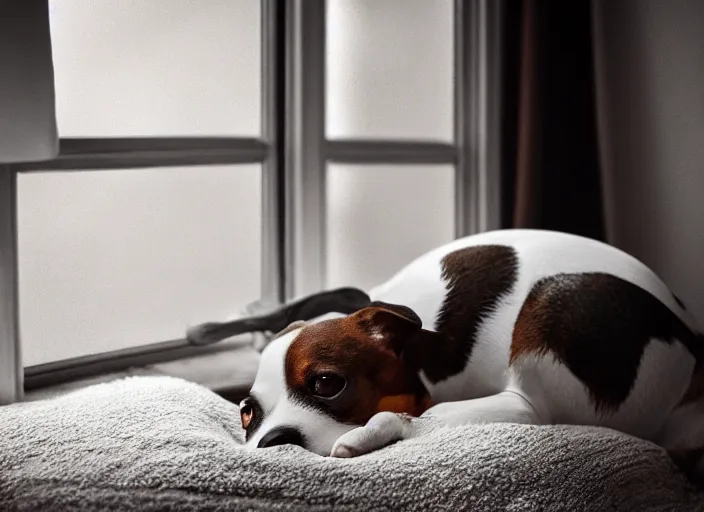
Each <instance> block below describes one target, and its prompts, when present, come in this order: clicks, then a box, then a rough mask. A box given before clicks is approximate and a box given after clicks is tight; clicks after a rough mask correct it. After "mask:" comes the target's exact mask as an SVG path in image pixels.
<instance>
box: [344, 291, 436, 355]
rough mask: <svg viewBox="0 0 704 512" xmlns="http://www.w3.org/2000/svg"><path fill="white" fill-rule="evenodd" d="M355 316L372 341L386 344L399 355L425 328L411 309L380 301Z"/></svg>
mask: <svg viewBox="0 0 704 512" xmlns="http://www.w3.org/2000/svg"><path fill="white" fill-rule="evenodd" d="M353 316H354V317H355V320H356V322H357V325H358V326H359V327H361V328H362V330H363V331H364V332H365V333H366V334H367V335H368V336H369V337H370V338H371V339H373V340H375V341H379V342H381V343H384V344H385V345H387V346H388V347H389V348H391V349H392V350H393V351H394V352H396V354H398V355H400V354H401V352H403V350H404V348H405V346H406V343H407V342H408V341H409V340H411V339H412V338H414V337H415V336H416V334H418V333H419V332H420V330H421V328H422V326H423V322H422V321H421V319H420V317H419V316H418V315H417V314H416V313H415V312H414V311H413V310H412V309H411V308H408V307H406V306H399V305H397V304H388V303H385V302H379V301H375V302H372V303H371V304H369V306H367V307H366V308H363V309H361V310H360V311H358V312H357V313H355V314H354V315H353Z"/></svg>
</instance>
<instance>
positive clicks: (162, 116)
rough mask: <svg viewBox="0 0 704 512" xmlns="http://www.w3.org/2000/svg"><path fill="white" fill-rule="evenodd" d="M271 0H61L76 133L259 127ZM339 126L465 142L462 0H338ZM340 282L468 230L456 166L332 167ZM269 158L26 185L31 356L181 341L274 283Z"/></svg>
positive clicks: (56, 34)
mask: <svg viewBox="0 0 704 512" xmlns="http://www.w3.org/2000/svg"><path fill="white" fill-rule="evenodd" d="M259 4H260V2H259V0H236V1H235V0H188V1H186V0H180V1H178V2H176V1H174V0H148V1H145V0H124V1H123V0H120V1H119V2H102V1H101V2H96V1H93V0H53V1H52V2H51V21H52V39H53V52H54V59H55V70H56V93H57V117H58V126H59V132H60V134H61V135H62V136H140V135H144V136H159V135H160V136H170V135H240V136H256V135H257V134H258V133H259V130H260V114H259V111H260V98H259V87H260V82H259V57H260V53H259V52H260V48H259ZM327 44H328V48H329V50H328V64H329V68H328V77H327V78H328V118H327V131H328V135H329V136H331V137H339V136H346V137H348V136H355V137H389V138H425V139H431V140H444V141H449V140H451V137H452V114H451V112H452V69H451V66H452V1H451V0H442V1H435V2H428V1H426V0H412V1H411V0H373V1H370V0H347V1H341V0H331V1H330V3H329V28H328V39H327ZM328 179H329V182H328V186H329V191H330V193H329V198H328V206H329V224H328V236H329V240H330V245H329V249H330V251H329V258H328V259H329V263H330V265H329V267H330V275H329V279H328V285H330V286H336V285H342V284H352V285H357V286H370V285H372V284H374V283H376V282H378V281H380V280H382V279H385V278H387V277H389V276H390V275H391V274H392V273H393V272H394V271H395V270H396V269H397V268H399V267H400V266H402V265H403V264H405V263H406V262H408V261H410V260H411V259H413V258H414V257H416V256H418V255H419V254H421V253H422V252H424V251H425V250H427V249H430V248H431V247H434V246H435V245H438V244H440V243H442V242H445V241H448V240H450V239H451V238H452V233H453V225H452V218H453V196H454V193H453V189H452V183H453V178H452V170H451V169H450V168H448V167H443V166H436V167H433V166H410V167H403V168H398V167H395V166H365V167H361V168H355V166H333V167H331V168H330V174H329V176H328ZM260 196H261V194H260V176H259V168H258V166H239V168H238V169H235V168H233V167H230V168H225V167H201V168H185V169H158V170H148V171H145V170H139V171H127V172H123V171H104V172H103V171H101V172H76V173H68V174H31V175H26V176H21V178H20V180H19V222H20V224H19V234H20V240H19V244H20V273H21V284H20V301H21V303H20V305H21V328H22V339H23V350H24V363H25V365H32V364H38V363H42V362H47V361H51V360H56V359H62V358H66V357H74V356H80V355H85V354H90V353H96V352H102V351H106V350H114V349H119V348H125V347H129V346H135V345H140V344H144V343H151V342H155V341H163V340H167V339H173V338H179V337H182V336H183V333H184V328H185V327H186V325H187V324H189V323H194V322H198V321H203V320H210V319H218V318H224V317H227V316H230V315H231V314H232V312H233V311H236V310H238V309H239V308H240V307H242V306H244V305H245V304H247V303H248V302H250V301H252V300H255V299H256V298H258V295H259V284H260V275H259V274H260V256H261V254H260V241H261V236H260V230H261V220H260V205H261V202H260Z"/></svg>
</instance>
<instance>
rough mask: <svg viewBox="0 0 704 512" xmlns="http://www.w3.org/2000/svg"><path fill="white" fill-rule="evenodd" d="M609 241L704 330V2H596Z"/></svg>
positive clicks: (604, 0)
mask: <svg viewBox="0 0 704 512" xmlns="http://www.w3.org/2000/svg"><path fill="white" fill-rule="evenodd" d="M594 14H595V17H594V20H595V26H596V35H597V37H596V61H597V72H598V82H599V84H598V88H597V99H598V103H599V109H600V112H599V114H600V130H601V136H602V137H601V146H602V150H603V157H604V172H605V191H606V199H607V222H608V235H609V239H610V241H611V242H612V243H614V244H615V245H617V246H619V247H621V248H623V249H625V250H627V251H629V252H631V253H632V254H634V255H635V256H637V257H639V258H641V259H642V260H643V261H644V262H645V263H647V264H648V265H650V266H651V267H652V268H653V269H654V270H655V271H656V272H658V273H659V274H660V275H661V276H662V277H663V278H664V280H665V281H666V282H667V283H668V284H669V285H670V287H671V288H672V289H673V291H674V292H675V293H676V294H678V295H679V296H680V297H681V298H682V299H683V300H684V301H685V302H686V303H687V305H688V306H689V308H690V309H691V310H692V311H693V312H694V313H695V314H696V315H697V316H698V318H699V319H700V323H702V325H704V293H702V290H704V264H702V261H703V260H704V200H703V199H702V194H703V192H704V2H702V1H701V0H671V1H668V2H664V1H661V0H621V1H619V2H614V1H611V0H599V1H598V2H596V5H595V12H594Z"/></svg>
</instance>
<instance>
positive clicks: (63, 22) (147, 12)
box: [49, 0, 261, 137]
mask: <svg viewBox="0 0 704 512" xmlns="http://www.w3.org/2000/svg"><path fill="white" fill-rule="evenodd" d="M259 6H260V2H259V0H147V1H145V0H119V1H114V2H109V1H106V0H101V1H95V0H50V5H49V7H50V23H51V39H52V47H53V56H54V72H55V81H56V103H57V120H58V125H59V134H60V135H61V136H63V137H67V136H104V137H107V136H114V137H118V136H159V135H161V136H175V135H194V136H197V135H245V136H255V135H258V134H259V133H260V124H261V123H260V105H261V99H260V68H261V64H260V60H259V59H260V51H261V49H260V46H261V43H260V26H259V25H260V23H259V20H260V12H259V11H260V7H259Z"/></svg>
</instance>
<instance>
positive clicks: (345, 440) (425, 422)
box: [330, 412, 441, 458]
mask: <svg viewBox="0 0 704 512" xmlns="http://www.w3.org/2000/svg"><path fill="white" fill-rule="evenodd" d="M439 426H441V422H440V421H439V420H437V419H436V418H434V417H430V416H428V417H426V416H422V417H420V418H415V417H412V416H409V415H407V414H396V413H393V412H380V413H378V414H375V415H374V416H372V418H371V419H370V420H369V421H368V422H367V424H366V425H364V426H363V427H357V428H355V429H352V430H350V431H349V432H347V433H346V434H343V435H342V436H340V438H339V439H338V440H337V441H335V444H334V445H333V447H332V450H331V451H330V456H331V457H344V458H347V457H357V456H359V455H364V454H365V453H369V452H373V451H375V450H379V449H381V448H383V447H385V446H387V445H389V444H391V443H394V442H396V441H402V440H404V439H410V438H413V437H417V436H419V435H422V434H424V433H428V432H430V431H431V430H434V429H435V428H438V427H439Z"/></svg>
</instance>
